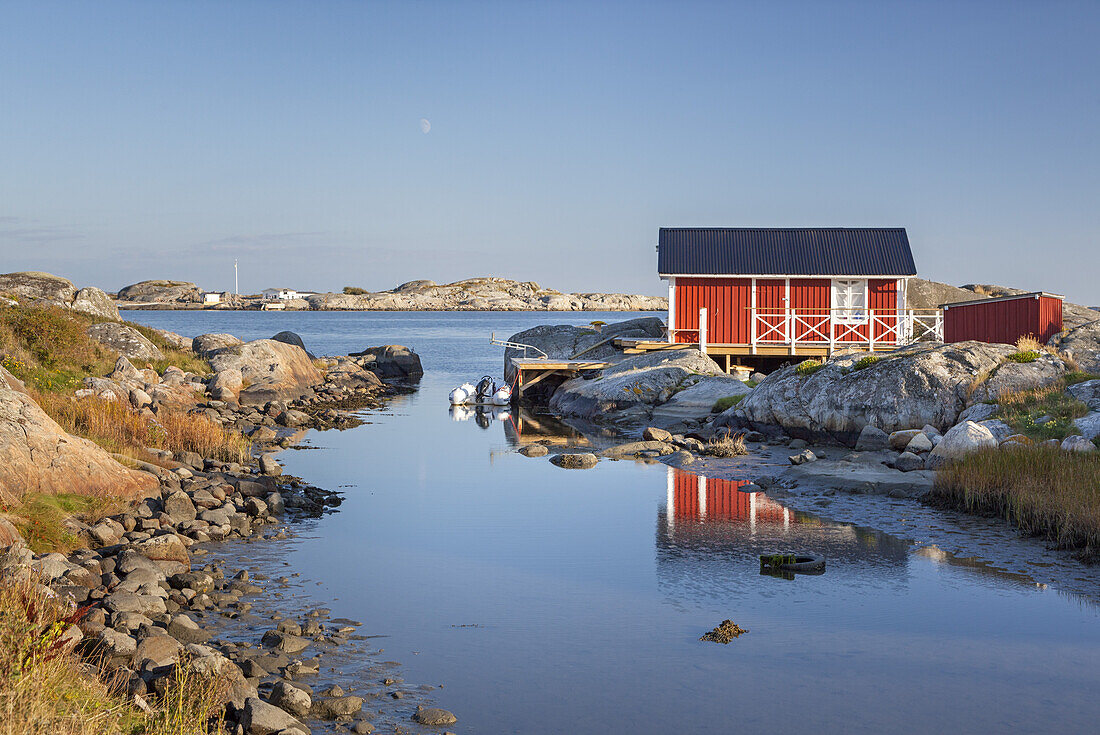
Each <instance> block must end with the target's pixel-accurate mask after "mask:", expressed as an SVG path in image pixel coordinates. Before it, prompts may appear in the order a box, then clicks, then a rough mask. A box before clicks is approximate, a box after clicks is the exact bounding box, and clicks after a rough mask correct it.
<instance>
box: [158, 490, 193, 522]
mask: <svg viewBox="0 0 1100 735" xmlns="http://www.w3.org/2000/svg"><path fill="white" fill-rule="evenodd" d="M164 512H165V513H167V514H168V517H169V518H170V519H171V521H172V524H173V525H178V524H180V523H183V522H184V521H193V520H195V518H196V517H197V514H196V512H195V504H194V503H193V502H191V498H190V497H188V495H187V493H185V492H183V491H182V490H177V491H176V492H174V493H172V494H171V495H169V496H168V497H167V498H165V499H164Z"/></svg>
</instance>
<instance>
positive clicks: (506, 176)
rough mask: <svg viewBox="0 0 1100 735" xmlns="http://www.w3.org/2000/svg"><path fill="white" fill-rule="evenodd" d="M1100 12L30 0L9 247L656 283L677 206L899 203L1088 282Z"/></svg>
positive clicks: (256, 281) (688, 213) (98, 261)
mask: <svg viewBox="0 0 1100 735" xmlns="http://www.w3.org/2000/svg"><path fill="white" fill-rule="evenodd" d="M1098 35H1100V3H1096V2H1089V3H1061V2H1042V3H1040V2H1028V3H1013V2H992V3H976V2H975V3H967V2H951V3H934V2H920V3H895V2H870V1H868V2H854V3H841V2H804V3H800V2H759V3H672V2H669V3H561V2H556V3H527V2H509V3H459V2H448V3H426V2H425V3H418V2H407V3H367V2H321V1H316V0H315V1H313V2H268V1H265V2H239V1H238V2H196V1H190V2H133V3H119V2H97V3H87V2H79V3H52V2H43V1H41V0H36V1H34V2H30V1H28V2H11V1H10V0H9V1H8V2H4V3H2V4H0V272H6V271H11V270H27V269H34V270H48V271H51V272H56V273H60V274H63V275H66V276H68V277H70V278H72V279H73V280H74V281H76V282H77V283H78V284H81V285H83V284H94V285H99V286H101V287H104V288H108V289H116V288H118V287H120V286H123V285H126V284H128V283H132V282H134V281H137V280H142V279H146V278H179V279H185V280H193V281H196V282H198V283H200V284H201V285H203V286H204V287H206V288H210V289H224V288H230V287H231V286H232V262H233V258H235V257H236V258H239V260H240V263H241V289H242V291H246V292H247V291H256V290H259V289H261V288H264V287H267V286H272V285H288V286H292V287H297V288H301V289H339V288H340V287H342V286H344V285H348V284H353V285H358V286H363V287H367V288H371V289H382V288H388V287H390V286H392V285H394V284H396V283H399V282H401V281H405V280H409V279H413V278H432V279H434V280H437V281H446V280H455V279H459V278H464V277H469V276H475V275H484V274H494V275H502V276H507V277H514V278H518V279H522V280H537V281H539V282H541V283H544V284H546V285H550V286H553V287H557V288H561V289H563V290H571V291H592V290H602V291H637V292H645V293H660V292H661V291H662V284H661V282H660V281H658V280H657V279H656V276H655V272H654V271H655V265H656V258H655V253H654V244H655V242H656V235H657V228H658V227H661V226H687V225H706V226H721V225H730V226H735V225H737V226H815V225H816V226H849V225H850V226H877V225H882V226H904V227H906V228H908V231H909V237H910V240H911V242H912V244H913V248H914V254H915V256H916V260H917V267H918V269H919V271H920V274H921V275H922V276H925V277H928V278H933V279H936V280H944V281H948V282H952V283H967V282H974V281H979V282H986V283H989V282H993V283H1001V284H1007V285H1015V286H1019V287H1024V288H1032V289H1045V290H1050V291H1057V292H1063V293H1065V294H1067V296H1069V297H1070V299H1071V300H1073V301H1078V302H1087V303H1090V304H1095V303H1098V302H1100V287H1098V286H1097V280H1098V276H1100V258H1098V257H1097V252H1098V251H1100V247H1098V245H1100V238H1098V234H1097V233H1098V232H1100V135H1098V131H1100V120H1098V117H1100V116H1098V113H1100V43H1098V42H1097V37H1098ZM422 118H423V119H427V120H429V121H430V123H431V130H430V132H428V133H427V134H425V133H424V132H422V129H421V126H420V120H421V119H422Z"/></svg>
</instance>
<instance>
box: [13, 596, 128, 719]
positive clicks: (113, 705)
mask: <svg viewBox="0 0 1100 735" xmlns="http://www.w3.org/2000/svg"><path fill="white" fill-rule="evenodd" d="M72 623H73V615H72V614H71V613H69V612H68V611H66V610H64V609H62V607H61V606H60V605H59V604H58V603H57V601H56V600H55V599H51V598H50V597H48V596H47V595H46V593H45V592H44V590H43V589H42V588H40V587H36V586H35V585H33V584H31V583H30V582H18V583H14V584H13V583H8V582H5V584H4V585H2V586H0V735H47V734H49V735H55V734H56V735H114V734H116V733H130V732H140V730H139V729H137V728H136V727H135V725H136V724H137V723H136V722H135V719H134V711H133V710H132V709H131V708H130V707H128V706H127V705H126V703H125V701H124V700H123V699H122V698H121V697H120V696H118V695H117V694H113V693H112V692H111V691H110V688H109V687H107V686H106V685H104V684H103V683H102V682H100V681H98V680H96V679H94V678H92V677H89V676H85V675H84V674H83V673H82V671H81V668H80V662H79V660H78V658H77V657H76V655H75V654H74V653H72V651H71V650H69V647H68V646H67V645H65V641H64V639H63V638H62V636H63V634H64V633H65V631H66V630H67V629H68V628H69V626H70V625H71V624H72Z"/></svg>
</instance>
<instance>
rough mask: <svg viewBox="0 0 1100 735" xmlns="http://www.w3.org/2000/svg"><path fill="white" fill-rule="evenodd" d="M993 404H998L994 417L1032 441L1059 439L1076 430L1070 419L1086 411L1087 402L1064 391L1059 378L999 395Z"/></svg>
mask: <svg viewBox="0 0 1100 735" xmlns="http://www.w3.org/2000/svg"><path fill="white" fill-rule="evenodd" d="M996 403H997V405H999V406H1000V407H1001V410H1000V411H999V412H998V415H997V418H999V419H1001V420H1002V421H1004V422H1005V423H1006V424H1008V425H1009V426H1011V427H1012V428H1013V430H1015V431H1017V432H1019V433H1021V434H1024V435H1025V436H1027V437H1029V438H1031V439H1034V440H1036V441H1042V440H1044V439H1058V440H1061V439H1065V438H1066V437H1067V436H1069V435H1071V434H1076V433H1078V431H1077V427H1076V426H1075V425H1074V423H1073V420H1074V419H1077V418H1080V417H1082V416H1084V415H1085V414H1087V413H1088V412H1089V407H1088V406H1087V405H1085V404H1084V403H1082V402H1081V401H1079V400H1077V399H1076V398H1074V397H1073V396H1071V395H1069V394H1068V393H1066V392H1065V384H1064V383H1063V382H1061V381H1059V382H1057V383H1054V384H1052V385H1049V386H1047V387H1045V388H1035V389H1033V390H1026V391H1019V392H1017V393H1010V394H1007V395H1004V396H1001V397H1000V398H999V399H998V400H997V401H996ZM1044 417H1045V418H1046V420H1045V421H1042V420H1041V419H1043V418H1044Z"/></svg>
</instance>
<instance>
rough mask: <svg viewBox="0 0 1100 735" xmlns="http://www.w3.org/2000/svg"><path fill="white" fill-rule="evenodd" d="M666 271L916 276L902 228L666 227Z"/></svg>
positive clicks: (661, 259) (661, 257)
mask: <svg viewBox="0 0 1100 735" xmlns="http://www.w3.org/2000/svg"><path fill="white" fill-rule="evenodd" d="M657 272H658V273H659V274H660V275H662V276H665V275H701V274H709V275H725V274H730V275H734V274H759V275H792V276H803V275H804V276H816V275H828V276H849V275H850V276H914V275H916V273H917V267H916V265H915V264H914V263H913V253H912V251H911V250H910V249H909V238H908V236H907V235H906V234H905V228H904V227H821V228H816V227H810V228H802V227H797V228H796V227H781V228H767V227H662V228H661V232H660V239H659V240H658V245H657Z"/></svg>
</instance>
